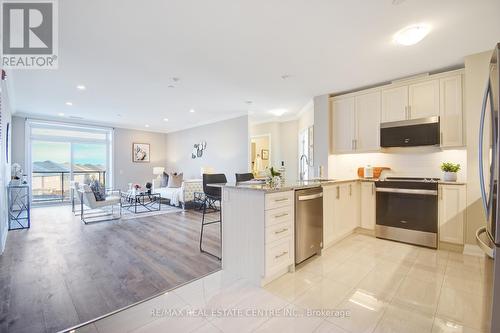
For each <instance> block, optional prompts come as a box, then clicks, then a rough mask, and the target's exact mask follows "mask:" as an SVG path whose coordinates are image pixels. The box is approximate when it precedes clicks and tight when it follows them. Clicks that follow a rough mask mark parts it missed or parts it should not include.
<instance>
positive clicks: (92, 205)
mask: <svg viewBox="0 0 500 333" xmlns="http://www.w3.org/2000/svg"><path fill="white" fill-rule="evenodd" d="M78 193H79V194H80V219H81V220H82V221H83V223H85V224H88V223H94V222H103V221H112V220H117V219H120V218H121V217H122V210H121V206H122V204H121V191H120V190H106V199H105V200H103V201H97V200H96V199H95V195H94V192H92V189H91V188H90V186H89V185H87V184H84V185H81V186H80V188H79V190H78ZM84 205H85V206H87V207H88V208H89V209H88V210H86V209H84V207H83V206H84ZM114 206H119V207H118V215H115V210H114Z"/></svg>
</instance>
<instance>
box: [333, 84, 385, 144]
mask: <svg viewBox="0 0 500 333" xmlns="http://www.w3.org/2000/svg"><path fill="white" fill-rule="evenodd" d="M331 109H332V117H331V118H332V124H331V128H332V145H331V146H332V149H333V151H334V152H335V153H350V152H361V151H376V150H378V149H379V148H380V144H379V142H380V133H379V131H380V127H379V124H380V109H381V105H380V91H376V92H370V93H365V94H360V95H358V96H355V97H345V98H338V99H337V98H335V99H333V101H332V102H331Z"/></svg>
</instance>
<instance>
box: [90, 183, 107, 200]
mask: <svg viewBox="0 0 500 333" xmlns="http://www.w3.org/2000/svg"><path fill="white" fill-rule="evenodd" d="M90 189H91V190H92V192H94V197H95V201H104V200H106V191H105V189H103V188H102V187H101V184H99V181H97V180H93V181H91V182H90Z"/></svg>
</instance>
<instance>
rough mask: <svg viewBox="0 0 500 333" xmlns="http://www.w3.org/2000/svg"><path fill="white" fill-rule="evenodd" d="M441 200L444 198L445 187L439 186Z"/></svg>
mask: <svg viewBox="0 0 500 333" xmlns="http://www.w3.org/2000/svg"><path fill="white" fill-rule="evenodd" d="M439 200H443V188H442V187H440V188H439Z"/></svg>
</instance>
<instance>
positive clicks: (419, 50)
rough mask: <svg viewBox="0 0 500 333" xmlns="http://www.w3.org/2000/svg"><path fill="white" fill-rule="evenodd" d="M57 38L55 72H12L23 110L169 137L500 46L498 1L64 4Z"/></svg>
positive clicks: (102, 0) (292, 108)
mask: <svg viewBox="0 0 500 333" xmlns="http://www.w3.org/2000/svg"><path fill="white" fill-rule="evenodd" d="M400 2H401V1H400ZM419 22H426V23H428V24H430V25H431V26H432V31H431V33H430V34H429V35H428V36H427V38H425V39H424V40H423V41H422V42H420V43H419V44H417V45H415V46H410V47H403V46H398V45H395V44H394V43H393V42H392V35H393V34H394V33H395V32H396V31H397V30H399V29H401V28H403V27H405V26H407V25H409V24H413V23H419ZM59 31H60V36H59V46H60V52H59V59H60V60H59V61H60V62H59V69H58V70H52V71H45V70H18V71H14V72H13V73H12V74H11V77H10V78H9V79H10V80H11V82H10V83H11V84H12V88H13V94H12V95H13V102H14V105H13V107H14V109H15V110H16V111H17V112H19V113H23V114H30V115H44V116H49V117H50V116H55V117H57V114H58V113H60V112H64V113H65V115H66V116H65V118H66V119H68V117H69V116H77V117H83V118H84V119H85V120H86V121H89V122H99V123H102V124H111V125H114V126H122V127H130V128H140V129H145V125H146V124H149V125H150V127H149V130H155V131H164V132H168V131H174V130H178V129H182V128H187V127H192V126H196V125H199V124H203V123H208V122H213V121H216V120H220V119H225V118H232V117H235V116H237V115H240V114H246V113H247V112H249V113H250V114H251V115H252V116H254V117H255V118H256V119H259V120H261V121H262V120H265V119H267V118H270V119H272V117H270V116H269V113H268V110H270V109H276V108H286V109H288V110H289V114H288V115H287V117H290V116H291V115H293V114H296V113H297V112H298V111H299V110H300V109H301V108H302V107H303V106H304V105H305V104H306V103H307V102H308V101H309V100H310V99H311V98H312V97H313V96H315V95H320V94H324V93H331V92H338V91H345V90H350V89H354V88H356V87H361V86H366V85H371V84H374V83H377V82H383V81H387V80H390V79H394V78H398V77H403V76H407V75H411V74H416V73H421V72H426V71H431V70H435V69H439V68H443V67H448V66H454V65H457V64H462V63H463V59H464V56H466V55H469V54H472V53H476V52H481V51H485V50H488V49H491V48H492V47H493V45H494V44H495V43H496V42H498V41H500V1H498V0H476V1H473V0H439V1H436V0H406V1H403V2H402V3H401V4H399V5H397V6H395V5H393V4H392V0H335V1H334V0H313V1H312V0H301V1H299V0H286V1H285V0H254V1H242V0H215V1H204V0H197V1H195V0H147V1H146V0H145V1H132V0H126V1H125V0H71V1H68V0H64V1H59ZM284 74H287V75H290V78H288V79H286V80H283V79H282V78H281V76H282V75H284ZM172 77H179V78H180V81H179V82H177V83H176V84H175V85H176V88H168V85H170V84H172V83H173V81H172ZM78 84H84V85H86V86H87V90H86V91H78V90H77V89H76V88H75V87H76V85H78ZM247 100H251V101H253V103H252V104H251V105H250V106H249V105H247V104H246V103H245V101H247ZM67 101H71V102H73V103H74V105H73V106H72V107H68V106H66V105H65V102H67ZM191 108H193V109H195V110H196V112H195V113H189V109H191ZM163 118H168V119H169V122H164V121H163Z"/></svg>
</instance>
